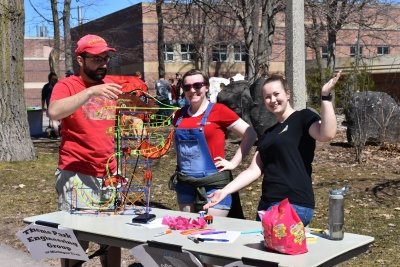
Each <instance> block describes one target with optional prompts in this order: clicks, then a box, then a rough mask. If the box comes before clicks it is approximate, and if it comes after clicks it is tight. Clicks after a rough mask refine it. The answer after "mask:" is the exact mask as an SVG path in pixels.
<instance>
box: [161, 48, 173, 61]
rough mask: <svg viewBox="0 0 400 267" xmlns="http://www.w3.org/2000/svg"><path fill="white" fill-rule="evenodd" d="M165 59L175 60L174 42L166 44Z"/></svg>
mask: <svg viewBox="0 0 400 267" xmlns="http://www.w3.org/2000/svg"><path fill="white" fill-rule="evenodd" d="M163 52H164V61H173V60H174V46H173V45H172V44H164V51H163Z"/></svg>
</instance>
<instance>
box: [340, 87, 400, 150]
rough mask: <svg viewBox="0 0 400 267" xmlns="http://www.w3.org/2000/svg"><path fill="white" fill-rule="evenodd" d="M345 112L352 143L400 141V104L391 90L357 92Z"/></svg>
mask: <svg viewBox="0 0 400 267" xmlns="http://www.w3.org/2000/svg"><path fill="white" fill-rule="evenodd" d="M344 113H345V116H346V125H347V141H348V142H349V143H351V144H353V143H354V142H365V143H366V144H375V145H381V144H382V143H384V142H389V143H397V142H399V141H400V107H399V105H398V104H397V103H396V101H395V100H394V99H393V98H392V97H391V96H389V95H388V94H386V93H384V92H371V91H366V92H358V93H355V94H354V95H353V96H352V97H351V99H350V101H349V103H348V106H347V108H346V109H345V110H344Z"/></svg>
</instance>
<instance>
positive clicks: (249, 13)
mask: <svg viewBox="0 0 400 267" xmlns="http://www.w3.org/2000/svg"><path fill="white" fill-rule="evenodd" d="M221 2H224V3H225V5H227V6H228V7H229V8H230V9H231V11H232V12H233V14H235V16H236V19H237V20H238V21H239V23H240V24H241V25H242V28H243V32H244V37H245V45H246V50H247V53H248V59H247V62H246V75H247V76H248V77H249V81H250V82H253V81H254V80H256V79H257V78H258V77H260V76H263V75H265V74H266V73H267V72H268V70H269V65H270V61H271V54H272V45H273V38H274V34H275V28H276V26H275V17H276V15H277V14H278V13H279V12H281V11H283V10H284V8H285V5H284V3H285V1H282V0H261V1H260V0H242V1H239V0H235V1H228V0H226V1H221Z"/></svg>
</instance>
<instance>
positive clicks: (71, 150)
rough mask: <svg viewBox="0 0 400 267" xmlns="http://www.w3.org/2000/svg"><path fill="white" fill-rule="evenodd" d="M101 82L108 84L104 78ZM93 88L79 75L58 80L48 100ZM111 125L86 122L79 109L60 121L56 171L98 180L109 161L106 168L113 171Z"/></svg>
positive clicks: (109, 121) (109, 123)
mask: <svg viewBox="0 0 400 267" xmlns="http://www.w3.org/2000/svg"><path fill="white" fill-rule="evenodd" d="M103 81H104V83H109V82H112V81H111V80H109V79H108V78H107V76H106V77H105V79H104V80H103ZM93 85H94V84H85V83H84V82H83V80H82V79H81V78H80V77H79V76H71V77H68V78H65V79H62V80H60V81H58V82H57V84H56V85H55V86H54V89H53V92H52V94H51V101H55V100H59V99H63V98H65V97H69V96H72V95H75V94H77V93H79V92H81V91H83V90H85V89H86V88H88V87H90V86H93ZM114 125H115V121H114V120H92V119H88V118H87V116H86V115H85V113H84V112H83V110H82V107H80V108H78V109H77V110H76V111H75V112H74V113H72V114H71V115H69V116H68V117H66V118H64V119H62V120H61V145H60V149H59V162H58V168H59V169H62V170H69V171H74V172H80V173H83V174H87V175H92V176H96V177H102V176H104V175H105V174H106V167H107V161H108V160H109V159H110V158H111V160H110V162H109V163H108V168H109V171H110V172H111V173H113V172H115V171H116V166H117V164H116V161H115V159H114V157H113V154H114V137H113V134H110V133H108V132H109V130H110V129H113V127H114Z"/></svg>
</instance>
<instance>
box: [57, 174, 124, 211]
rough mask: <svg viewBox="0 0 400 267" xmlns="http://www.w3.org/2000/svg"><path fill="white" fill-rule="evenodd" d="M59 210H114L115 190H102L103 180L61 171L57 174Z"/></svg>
mask: <svg viewBox="0 0 400 267" xmlns="http://www.w3.org/2000/svg"><path fill="white" fill-rule="evenodd" d="M55 177H56V184H55V187H56V191H57V194H58V209H59V210H66V211H70V210H71V209H94V210H96V209H99V208H100V207H101V208H105V209H107V208H113V205H114V199H115V196H116V194H115V189H113V188H102V178H101V177H94V176H90V175H86V174H82V173H77V172H72V171H67V170H60V169H57V170H56V172H55Z"/></svg>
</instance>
